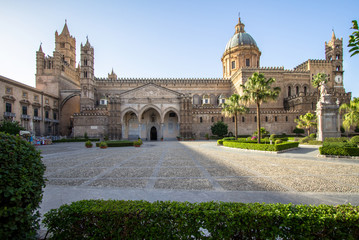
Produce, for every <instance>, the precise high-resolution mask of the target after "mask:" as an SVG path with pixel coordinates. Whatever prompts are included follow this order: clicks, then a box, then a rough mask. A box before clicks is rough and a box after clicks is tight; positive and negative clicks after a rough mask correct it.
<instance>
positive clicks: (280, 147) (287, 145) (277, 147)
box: [223, 141, 299, 151]
mask: <svg viewBox="0 0 359 240" xmlns="http://www.w3.org/2000/svg"><path fill="white" fill-rule="evenodd" d="M298 145H299V143H298V142H285V143H279V144H276V145H274V144H272V145H271V144H258V143H247V142H239V141H223V146H226V147H233V148H242V149H252V150H260V151H282V150H285V149H289V148H296V147H298Z"/></svg>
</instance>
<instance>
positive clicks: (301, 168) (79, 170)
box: [38, 141, 359, 213]
mask: <svg viewBox="0 0 359 240" xmlns="http://www.w3.org/2000/svg"><path fill="white" fill-rule="evenodd" d="M38 149H40V150H41V151H42V156H43V162H44V163H45V164H46V166H47V170H46V178H47V179H48V182H47V186H46V188H45V191H44V200H43V203H42V205H41V212H42V213H44V212H46V211H48V210H49V209H51V208H56V207H59V206H60V205H62V204H64V203H69V202H72V201H76V200H81V199H100V198H102V199H125V200H126V199H127V200H129V199H131V200H140V199H141V200H147V201H156V200H176V201H190V202H196V201H212V200H213V201H240V202H271V203H276V202H281V203H289V202H292V203H295V204H321V203H325V204H333V205H335V204H344V203H352V204H355V205H359V161H358V160H351V159H330V158H329V159H328V158H317V154H318V147H316V146H301V147H300V148H299V149H297V150H292V151H289V152H286V153H281V154H273V153H263V152H250V151H244V150H239V149H231V148H226V147H218V146H216V142H214V141H194V142H193V141H191V142H177V141H164V142H145V143H144V144H143V145H142V146H141V147H140V148H134V147H122V148H107V149H100V148H95V147H94V148H91V149H87V148H85V147H84V143H58V144H54V145H50V146H39V147H38Z"/></svg>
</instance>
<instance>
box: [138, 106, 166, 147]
mask: <svg viewBox="0 0 359 240" xmlns="http://www.w3.org/2000/svg"><path fill="white" fill-rule="evenodd" d="M140 129H141V132H140V136H141V138H142V139H146V140H159V139H161V138H162V137H163V131H162V121H161V112H160V111H159V109H158V108H157V107H156V108H154V107H152V106H146V107H144V108H143V110H142V111H141V115H140Z"/></svg>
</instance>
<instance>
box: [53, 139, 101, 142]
mask: <svg viewBox="0 0 359 240" xmlns="http://www.w3.org/2000/svg"><path fill="white" fill-rule="evenodd" d="M88 140H90V141H91V142H98V141H100V139H98V138H87V139H86V138H63V139H60V140H54V141H52V142H54V143H59V142H87V141H88Z"/></svg>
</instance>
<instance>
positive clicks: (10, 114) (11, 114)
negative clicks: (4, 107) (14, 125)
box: [4, 112, 16, 118]
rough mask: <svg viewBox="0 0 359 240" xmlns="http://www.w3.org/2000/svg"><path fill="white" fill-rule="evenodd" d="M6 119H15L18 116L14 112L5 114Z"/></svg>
mask: <svg viewBox="0 0 359 240" xmlns="http://www.w3.org/2000/svg"><path fill="white" fill-rule="evenodd" d="M4 117H7V118H13V117H16V114H15V113H12V112H4Z"/></svg>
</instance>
